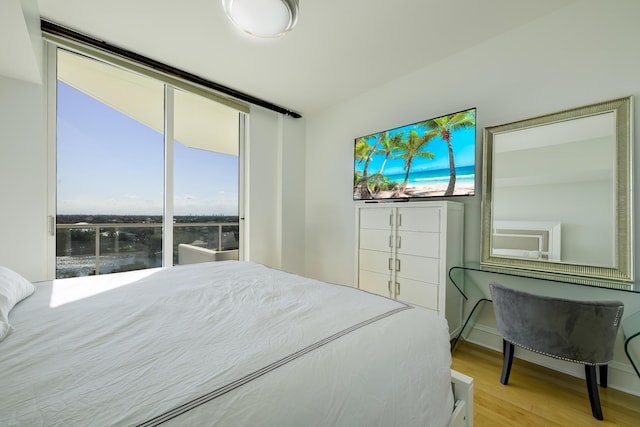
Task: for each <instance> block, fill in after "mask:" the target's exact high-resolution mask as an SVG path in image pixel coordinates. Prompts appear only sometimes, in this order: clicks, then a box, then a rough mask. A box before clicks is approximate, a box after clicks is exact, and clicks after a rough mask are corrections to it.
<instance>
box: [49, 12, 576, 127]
mask: <svg viewBox="0 0 640 427" xmlns="http://www.w3.org/2000/svg"><path fill="white" fill-rule="evenodd" d="M574 1H579V0H535V1H531V0H393V1H383V0H300V16H299V20H298V25H297V27H296V28H295V29H294V30H293V31H292V32H291V33H289V34H287V35H286V36H284V37H281V38H278V39H255V38H252V37H250V36H248V35H244V34H242V33H241V32H239V31H238V30H236V28H235V27H233V26H232V24H231V23H230V22H229V21H228V20H227V19H226V17H225V16H224V13H223V11H222V2H221V0H181V1H175V0H171V1H169V0H135V1H132V0H111V1H103V0H38V5H39V8H40V13H41V15H42V17H43V18H44V19H46V20H49V21H51V22H53V23H56V24H59V25H62V26H65V27H69V28H71V29H73V30H75V31H79V32H82V33H86V34H87V35H90V36H92V37H94V38H98V39H101V40H104V41H106V42H108V43H110V44H113V45H116V46H118V47H121V48H125V49H128V50H130V51H133V52H135V53H138V54H141V55H144V56H147V57H149V58H152V59H154V60H157V61H161V62H163V63H166V64H167V65H170V66H173V67H176V68H179V69H182V70H184V71H188V72H190V73H193V74H195V75H198V76H200V77H202V78H205V79H208V80H211V81H214V82H216V83H219V84H223V85H225V86H228V87H231V88H233V89H236V90H239V91H242V92H245V93H247V94H249V95H252V96H255V97H257V98H261V99H263V100H266V101H268V102H271V103H274V104H277V105H279V106H282V107H284V108H287V109H290V110H293V111H296V112H299V113H301V114H303V115H305V114H310V113H313V112H317V111H321V110H323V109H325V108H327V107H330V106H332V105H334V104H336V103H339V102H341V101H343V100H345V99H348V98H351V97H353V96H355V95H358V94H360V93H363V92H366V91H368V90H370V89H372V88H374V87H377V86H379V85H381V84H384V83H386V82H388V81H390V80H393V79H396V78H398V77H400V76H403V75H405V74H409V73H411V72H413V71H415V70H418V69H420V68H423V67H426V66H428V65H430V64H433V63H435V62H438V61H440V60H442V59H444V58H446V57H447V56H449V55H452V54H455V53H457V52H460V51H463V50H465V49H469V48H472V47H473V46H474V45H477V44H479V43H482V42H483V41H485V40H488V39H490V38H492V37H495V36H498V35H500V34H503V33H505V32H507V31H509V30H511V29H513V28H515V27H518V26H522V25H525V24H527V23H529V22H531V21H533V20H535V19H537V18H539V17H541V16H543V15H545V14H547V13H551V12H553V11H554V10H557V9H559V8H561V7H564V6H566V5H567V4H569V3H572V2H574Z"/></svg>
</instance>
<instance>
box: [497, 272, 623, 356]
mask: <svg viewBox="0 0 640 427" xmlns="http://www.w3.org/2000/svg"><path fill="white" fill-rule="evenodd" d="M489 287H490V289H491V295H492V299H493V309H494V312H495V316H496V324H497V328H498V332H499V333H500V335H502V337H503V338H504V339H505V340H507V341H509V342H511V343H513V344H515V345H517V346H520V347H524V348H527V349H529V350H533V351H535V352H538V353H542V354H546V355H548V356H552V357H556V358H558V359H564V360H569V361H572V362H578V363H583V364H586V365H602V364H606V363H608V362H610V361H611V359H612V358H613V350H614V344H615V340H616V336H617V333H618V328H619V327H620V319H621V318H622V313H623V311H624V304H623V303H622V302H620V301H576V300H568V299H561V298H554V297H549V296H542V295H535V294H530V293H527V292H522V291H518V290H515V289H511V288H507V287H504V286H502V285H499V284H497V283H492V284H490V285H489Z"/></svg>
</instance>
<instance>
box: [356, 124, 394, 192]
mask: <svg viewBox="0 0 640 427" xmlns="http://www.w3.org/2000/svg"><path fill="white" fill-rule="evenodd" d="M383 133H384V134H385V135H386V132H383ZM373 136H375V135H369V136H366V137H362V138H359V139H358V140H357V141H356V146H355V158H356V162H357V163H362V162H364V167H363V168H362V176H361V177H359V179H358V182H356V183H355V186H356V187H357V188H358V189H359V192H360V198H361V199H371V198H373V195H372V194H371V189H370V188H369V184H368V181H369V179H370V178H369V162H370V161H371V157H372V156H373V154H374V153H375V151H376V147H377V146H378V143H379V142H380V138H381V135H378V138H377V139H376V142H375V144H374V145H373V147H371V146H370V145H369V142H368V139H370V138H371V137H373Z"/></svg>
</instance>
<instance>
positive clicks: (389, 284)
mask: <svg viewBox="0 0 640 427" xmlns="http://www.w3.org/2000/svg"><path fill="white" fill-rule="evenodd" d="M387 289H388V290H389V298H391V280H389V281H388V282H387Z"/></svg>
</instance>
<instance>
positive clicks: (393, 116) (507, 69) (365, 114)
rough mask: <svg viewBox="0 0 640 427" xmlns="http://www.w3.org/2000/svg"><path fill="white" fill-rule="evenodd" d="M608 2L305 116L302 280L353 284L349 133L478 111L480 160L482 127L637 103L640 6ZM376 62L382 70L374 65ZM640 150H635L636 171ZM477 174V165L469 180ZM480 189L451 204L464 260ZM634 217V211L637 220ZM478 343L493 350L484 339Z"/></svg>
mask: <svg viewBox="0 0 640 427" xmlns="http://www.w3.org/2000/svg"><path fill="white" fill-rule="evenodd" d="M614 4H615V7H612V4H611V3H610V2H602V1H598V0H593V1H581V2H576V3H574V4H572V5H570V6H568V7H566V8H564V9H561V10H559V11H557V12H555V13H553V14H551V15H548V16H545V17H543V18H541V19H539V20H537V21H534V22H532V23H530V24H528V25H526V26H523V27H520V28H517V29H514V30H512V31H510V32H508V33H506V34H503V35H501V36H499V37H496V38H494V39H492V40H489V41H487V42H485V43H482V44H480V45H478V46H474V47H473V48H472V49H469V50H467V51H465V52H462V53H460V54H457V55H454V56H452V57H449V58H447V59H445V60H443V61H441V62H439V63H437V64H435V65H433V66H430V67H427V68H424V69H422V70H419V71H418V72H415V73H412V74H410V75H407V76H405V77H402V78H399V79H397V80H395V81H392V82H389V83H388V84H386V85H384V86H380V87H378V88H377V89H375V90H372V91H370V92H367V93H364V94H362V95H360V96H358V97H355V98H352V99H350V100H348V101H346V102H344V103H342V104H340V105H336V106H334V107H332V108H330V109H328V110H325V111H323V112H320V113H317V114H313V115H308V116H307V141H306V143H307V147H306V159H307V161H306V165H307V169H306V177H307V178H306V181H307V186H306V188H307V190H306V195H307V198H306V218H307V220H306V259H307V264H306V274H307V275H309V276H312V277H315V278H319V279H323V280H327V281H331V282H337V283H342V284H348V285H353V282H354V262H355V230H354V202H353V201H352V194H351V191H352V181H353V140H354V138H355V137H357V136H360V135H367V134H370V133H374V132H376V131H380V130H384V129H389V128H392V127H395V126H399V125H403V124H408V123H412V122H416V121H419V120H423V119H426V118H430V117H435V116H439V115H442V114H447V113H451V112H455V111H460V110H463V109H466V108H469V107H477V109H478V112H477V125H478V135H477V137H478V142H479V143H480V144H479V145H478V154H477V155H478V157H477V158H478V159H481V156H480V149H481V142H482V129H483V128H484V127H486V126H494V125H499V124H503V123H508V122H511V121H516V120H520V119H525V118H530V117H535V116H538V115H542V114H546V113H552V112H556V111H560V110H565V109H569V108H574V107H579V106H582V105H587V104H590V103H595V102H600V101H605V100H609V99H614V98H619V97H625V96H629V95H634V96H636V97H640V78H638V70H640V56H639V55H637V54H636V51H637V40H640V26H638V25H637V17H638V16H640V2H638V1H636V0H618V1H616V2H614ZM443 37H445V38H446V35H443ZM429 43H430V41H429V40H425V52H427V51H428V49H429V48H433V47H434V46H429ZM435 43H438V47H439V48H442V47H443V46H444V44H443V43H442V41H436V42H435ZM416 54H419V52H417V53H416ZM425 54H426V53H425ZM376 63H377V64H381V63H382V64H383V62H381V61H380V59H377V60H376ZM397 63H398V58H389V66H394V64H397ZM351 65H352V64H351ZM344 66H350V65H349V64H344ZM639 119H640V109H636V110H635V117H634V121H635V123H640V120H639ZM635 140H636V141H637V140H638V137H637V136H636V137H635ZM639 151H640V150H636V152H635V153H636V158H635V162H636V164H637V165H640V155H639V154H638V152H639ZM481 173H482V167H481V165H480V167H479V168H478V170H477V175H478V177H479V176H480V175H481ZM639 179H640V178H638V174H636V183H635V188H640V187H639V185H638V184H640V181H639ZM477 183H478V184H480V180H479V178H477ZM481 191H482V189H481V188H479V191H478V192H477V195H476V196H475V197H464V198H459V199H456V200H460V201H463V202H464V203H465V254H464V256H465V260H466V261H478V260H479V259H480V194H481ZM638 198H639V197H638V195H636V200H637V199H638ZM635 212H638V209H635ZM637 219H638V217H637V215H636V218H635V220H636V223H637ZM637 259H638V256H637V255H636V260H637ZM311 260H313V261H311ZM636 264H637V262H636ZM522 286H528V285H526V284H525V285H522ZM558 291H559V293H560V294H574V293H579V294H580V296H581V297H584V298H600V297H604V298H611V299H622V300H623V301H624V302H625V309H626V314H627V315H628V314H630V313H632V312H635V311H638V310H640V294H631V293H624V292H619V291H610V290H598V289H593V288H588V287H581V286H571V287H562V289H560V288H558ZM488 317H489V319H488V320H487V319H485V320H482V319H481V322H480V323H479V328H482V327H486V328H488V330H489V331H492V332H493V335H492V339H493V338H495V337H496V335H495V328H494V327H493V325H492V324H491V321H492V319H491V316H488ZM483 322H484V323H483ZM479 340H481V338H479ZM485 344H486V345H493V343H492V342H491V340H488V341H485ZM616 360H618V361H620V364H619V365H620V366H618V367H619V368H620V372H622V374H621V376H623V377H624V378H620V377H619V376H617V375H618V374H617V373H616V374H612V379H611V385H612V386H618V387H619V388H626V389H634V390H635V391H636V392H638V393H640V380H638V379H637V378H634V377H635V375H634V374H632V373H631V372H632V371H630V366H629V365H628V363H626V359H625V357H624V354H623V353H621V349H618V351H617V353H616ZM625 370H626V371H625ZM624 372H628V373H629V374H628V375H624ZM614 377H615V378H614ZM627 380H629V381H627Z"/></svg>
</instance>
